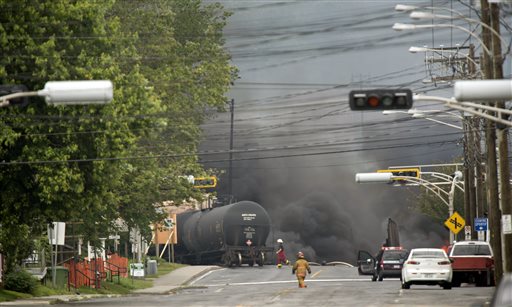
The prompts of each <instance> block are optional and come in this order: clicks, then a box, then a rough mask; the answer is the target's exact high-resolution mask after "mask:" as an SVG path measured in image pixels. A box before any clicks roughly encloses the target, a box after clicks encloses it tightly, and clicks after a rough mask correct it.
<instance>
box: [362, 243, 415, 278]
mask: <svg viewBox="0 0 512 307" xmlns="http://www.w3.org/2000/svg"><path fill="white" fill-rule="evenodd" d="M408 252H409V251H408V250H406V249H403V248H402V247H382V248H381V250H380V251H379V253H378V254H377V256H375V257H373V256H372V255H370V253H368V252H367V251H359V253H358V255H357V264H358V271H359V274H360V275H372V281H376V280H378V281H382V280H383V279H384V277H386V278H387V277H396V278H401V277H402V266H403V264H404V261H405V259H407V254H408Z"/></svg>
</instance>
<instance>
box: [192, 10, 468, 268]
mask: <svg viewBox="0 0 512 307" xmlns="http://www.w3.org/2000/svg"><path fill="white" fill-rule="evenodd" d="M441 2H442V3H441ZM221 3H223V4H224V5H225V6H226V7H227V9H231V10H232V11H233V12H234V15H233V16H232V17H231V19H230V22H229V24H228V26H227V28H226V31H225V36H226V40H227V48H228V50H229V51H230V53H231V54H232V55H233V63H234V64H235V65H236V66H237V67H238V68H239V69H240V80H237V82H235V85H234V87H233V90H232V92H231V93H230V96H231V97H233V99H234V101H235V121H234V146H233V148H234V150H235V151H236V152H235V153H234V154H233V164H232V167H233V174H232V175H233V176H232V179H233V185H232V191H233V194H234V196H235V198H236V199H238V200H252V201H256V202H258V203H260V204H261V205H262V206H263V207H264V208H265V209H266V210H267V211H268V212H269V214H270V217H271V219H272V221H273V228H274V233H273V236H272V237H271V238H270V239H269V244H271V245H275V242H276V240H277V239H278V238H281V239H283V240H284V242H285V248H286V250H287V253H288V256H289V257H290V258H291V259H294V254H295V253H296V252H298V251H299V250H301V251H303V252H304V253H305V254H306V256H307V257H308V258H309V259H311V260H314V261H317V262H320V261H323V260H325V261H334V260H338V261H346V262H350V263H353V264H354V263H355V258H356V255H357V251H358V250H359V249H365V250H367V251H369V252H371V253H376V252H377V249H378V248H379V246H380V245H381V244H382V243H383V241H384V240H385V239H386V226H387V221H388V218H392V219H393V220H394V221H396V222H397V224H398V226H399V228H400V239H401V242H402V245H404V246H405V247H407V248H413V247H420V246H423V247H433V246H441V245H443V243H444V239H447V238H448V232H447V230H445V229H444V226H442V225H439V224H433V223H432V220H431V219H429V218H428V217H426V216H423V215H420V214H419V213H416V212H415V211H413V210H411V207H412V204H413V203H414V196H415V193H417V191H418V189H417V188H414V187H411V188H405V187H404V188H401V187H392V186H390V185H386V184H357V183H355V180H354V176H355V174H356V173H358V172H374V171H376V170H378V169H383V168H388V166H392V165H418V164H428V163H434V162H436V163H438V162H440V161H444V162H446V161H452V159H454V158H455V157H456V156H458V155H460V153H461V147H460V146H459V144H458V141H460V137H461V136H460V131H453V130H450V129H449V128H447V127H443V126H440V125H435V124H432V123H430V122H427V121H419V120H412V119H411V118H403V116H402V117H400V116H388V117H385V116H383V115H382V114H370V113H368V112H364V113H363V112H359V113H357V112H351V111H350V110H349V109H348V102H347V97H348V92H349V91H350V89H352V88H363V87H410V88H412V89H413V90H414V91H415V92H422V91H426V92H430V93H431V94H434V95H441V94H442V93H440V92H439V91H438V90H440V89H442V88H444V87H443V86H437V85H434V84H431V85H427V86H425V85H423V84H422V83H421V80H423V79H424V78H425V71H424V63H423V57H421V56H417V55H412V54H409V53H408V51H407V50H408V48H409V47H410V46H411V45H418V46H423V45H425V44H428V43H432V42H431V39H432V37H431V36H432V35H431V33H427V34H425V33H424V32H422V33H418V34H416V35H411V34H403V33H395V32H393V31H392V30H391V26H392V24H393V23H394V22H404V19H406V18H407V17H406V16H404V15H399V14H398V13H396V12H394V10H393V7H394V5H395V2H393V1H387V0H383V1H377V2H376V1H371V2H366V1H297V2H295V1H283V2H280V1H275V2H272V1H271V2H268V3H267V2H265V3H262V2H261V1H254V2H251V1H221ZM445 3H446V1H439V5H443V4H445ZM421 4H425V5H430V4H431V3H430V1H425V3H423V2H418V3H416V5H421ZM453 37H455V38H457V35H456V34H455V35H453V36H450V35H447V33H444V35H443V36H441V35H438V34H436V36H435V39H436V44H440V43H443V42H446V44H447V45H449V44H450V41H449V40H450V39H453ZM447 40H448V41H447ZM436 91H437V92H436ZM432 92H434V93H432ZM416 107H421V106H418V105H417V106H416ZM426 107H427V108H430V109H432V108H440V106H439V105H434V106H432V105H430V106H429V105H427V106H426ZM203 130H204V131H205V139H204V141H203V142H202V144H201V148H202V150H205V151H206V150H208V151H212V150H217V151H224V152H226V151H227V150H228V149H229V139H230V137H229V136H230V115H229V114H218V115H217V117H216V118H214V119H212V120H211V121H210V122H208V123H206V124H205V125H204V127H203ZM227 158H228V154H227V152H226V153H225V154H219V155H208V156H207V157H201V160H202V162H203V163H204V164H205V166H207V167H211V168H216V169H221V170H223V171H224V172H225V173H224V175H221V176H220V182H219V187H218V190H217V192H218V194H219V195H222V194H226V193H227V191H228V190H229V189H228V182H229V180H228V176H227V172H228V171H229V167H228V162H227V161H226V159H227Z"/></svg>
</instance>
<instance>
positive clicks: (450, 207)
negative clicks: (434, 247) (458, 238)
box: [448, 176, 458, 244]
mask: <svg viewBox="0 0 512 307" xmlns="http://www.w3.org/2000/svg"><path fill="white" fill-rule="evenodd" d="M457 180H458V178H457V176H453V180H452V187H451V189H450V193H449V194H448V217H451V216H452V215H453V198H454V197H453V196H454V194H455V183H456V182H457ZM454 240H455V237H454V234H453V232H452V231H450V244H453V241H454Z"/></svg>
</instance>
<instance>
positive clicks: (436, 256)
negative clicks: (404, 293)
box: [402, 248, 453, 289]
mask: <svg viewBox="0 0 512 307" xmlns="http://www.w3.org/2000/svg"><path fill="white" fill-rule="evenodd" d="M452 277H453V272H452V263H451V261H450V258H448V256H447V255H446V252H445V251H444V250H442V249H440V248H414V249H412V250H411V251H410V252H409V256H408V257H407V260H405V263H404V266H403V268H402V289H409V288H410V287H411V285H412V284H415V285H440V286H441V287H443V289H451V288H452Z"/></svg>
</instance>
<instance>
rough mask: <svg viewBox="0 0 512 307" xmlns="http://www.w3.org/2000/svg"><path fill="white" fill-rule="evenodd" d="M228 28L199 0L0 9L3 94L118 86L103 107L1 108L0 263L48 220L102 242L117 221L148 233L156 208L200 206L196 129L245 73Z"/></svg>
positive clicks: (24, 249)
mask: <svg viewBox="0 0 512 307" xmlns="http://www.w3.org/2000/svg"><path fill="white" fill-rule="evenodd" d="M155 8H158V10H155ZM128 9H131V10H132V11H129V10H128ZM125 17H126V19H125ZM132 17H133V18H132ZM152 17H155V18H154V19H151V18H152ZM226 18H227V14H225V13H223V12H222V9H221V7H220V6H218V5H213V6H207V7H202V6H201V5H200V2H199V1H195V0H190V1H186V0H183V1H170V2H169V1H120V2H115V1H113V0H111V1H68V0H56V1H35V0H25V1H16V2H12V1H6V0H0V41H1V43H2V44H1V45H0V53H1V54H2V57H1V58H0V82H1V83H2V84H25V85H26V86H27V87H28V88H29V89H40V88H42V87H43V85H44V83H45V82H46V81H48V80H81V79H109V80H112V81H113V83H114V87H115V91H114V101H113V102H112V103H110V104H109V105H105V106H67V107H51V106H47V105H45V104H44V103H43V102H42V100H38V99H32V100H31V103H30V104H29V105H27V106H24V107H10V108H3V109H0V118H1V120H0V129H1V133H0V141H1V143H0V144H1V145H0V161H2V162H1V163H0V185H1V186H2V193H1V195H0V201H1V204H2V206H1V208H0V224H1V228H0V252H2V253H3V254H5V255H6V256H7V259H10V260H9V261H10V262H9V263H10V264H11V263H15V262H18V261H19V260H21V259H23V258H24V257H26V256H27V254H28V252H29V251H30V250H31V248H32V247H33V243H32V241H33V238H34V236H38V235H40V234H42V233H44V232H45V229H46V224H47V223H48V222H50V221H81V222H83V223H81V224H80V225H81V226H80V228H81V229H78V230H77V232H78V231H79V232H82V233H83V234H84V235H85V239H86V240H91V241H93V242H94V241H95V240H97V239H98V238H99V237H101V236H104V235H105V233H107V232H109V231H112V230H114V229H115V228H116V224H115V221H116V220H117V219H118V218H123V219H125V220H126V221H127V223H129V225H130V226H135V227H138V228H140V229H141V231H142V232H143V233H147V232H148V229H149V228H148V227H149V224H150V223H149V222H154V221H157V220H158V219H160V218H161V215H160V214H159V213H158V210H155V207H156V205H155V204H157V203H159V202H161V201H163V200H175V201H176V202H177V203H179V201H180V200H182V199H186V198H188V197H191V196H196V197H198V194H199V193H198V192H197V191H195V190H193V189H191V187H190V184H188V183H186V181H185V180H182V179H181V178H180V176H181V175H186V174H202V173H206V170H203V169H202V167H201V165H200V164H199V163H198V160H197V155H196V152H197V145H198V143H199V139H200V133H201V131H200V128H199V125H200V124H201V123H202V122H203V120H204V119H205V118H206V116H207V114H208V113H207V109H208V108H212V107H213V108H216V109H222V107H223V106H224V104H225V101H226V98H225V97H224V94H225V92H226V91H227V89H228V87H229V85H230V83H231V81H232V79H233V77H234V76H235V74H236V70H235V69H234V68H233V67H232V66H231V65H230V64H229V56H228V54H227V53H226V52H225V51H224V50H223V48H222V44H223V41H222V35H221V30H222V27H223V26H224V23H225V19H226ZM189 19H190V20H189ZM184 21H188V23H187V24H185V23H184ZM156 157H158V158H156ZM12 267H13V266H11V265H9V268H12Z"/></svg>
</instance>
